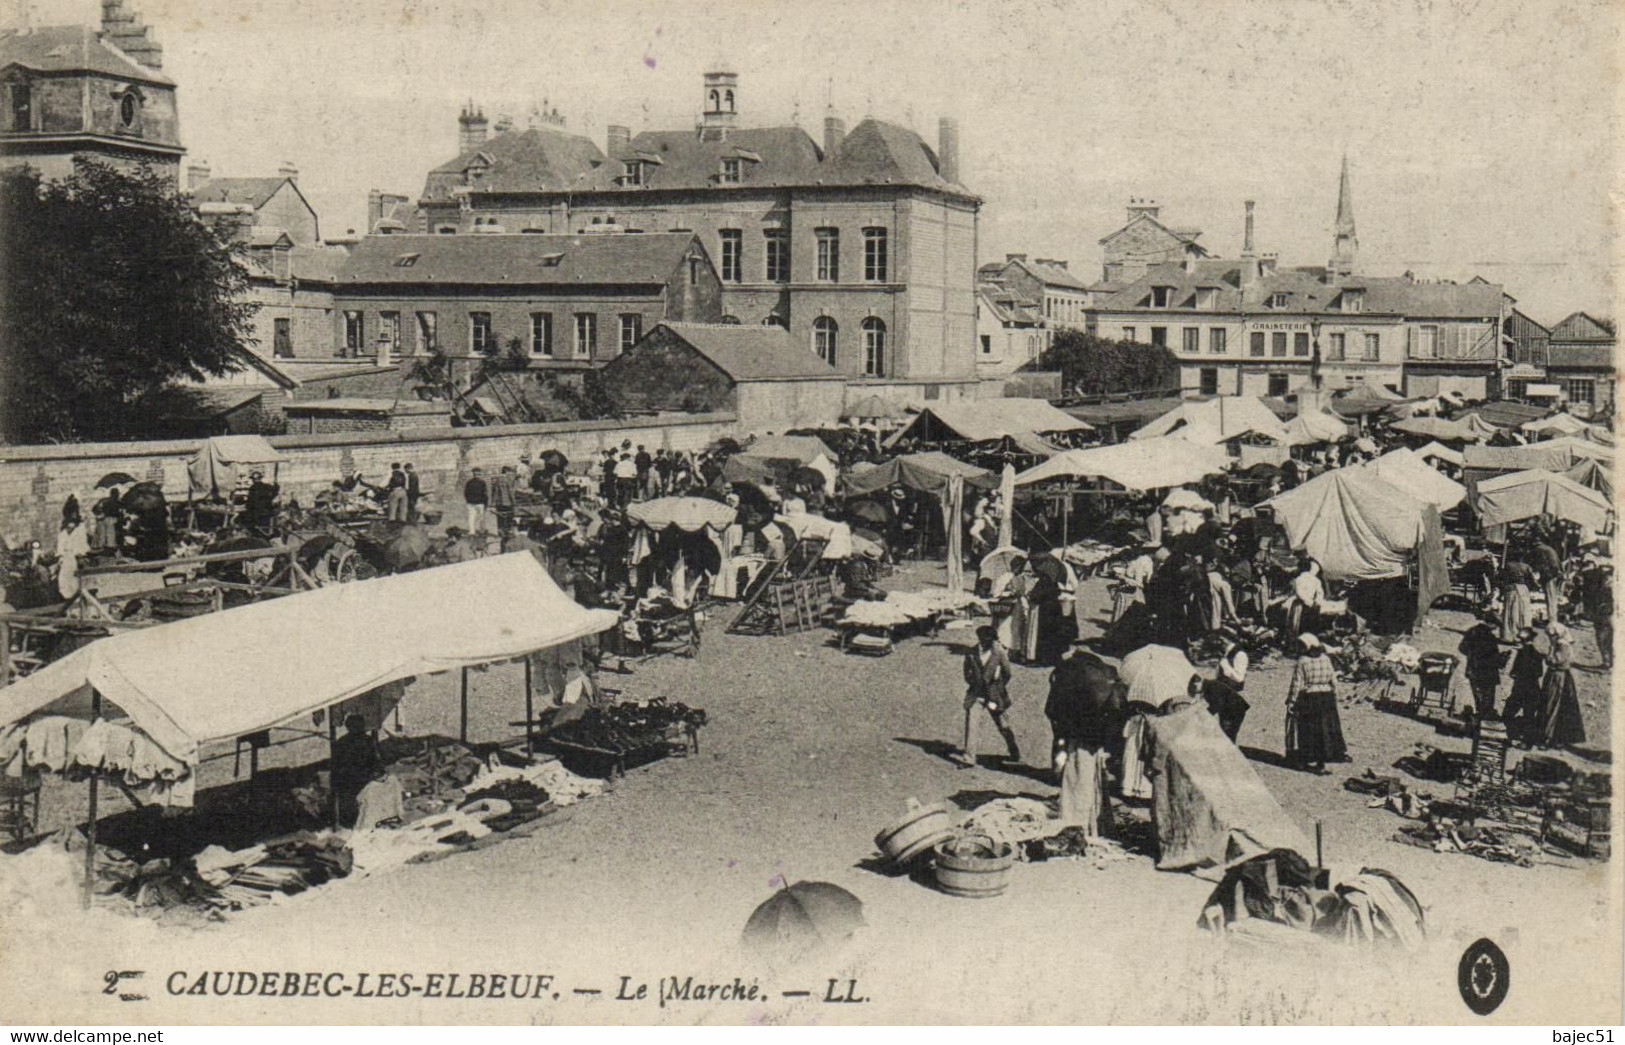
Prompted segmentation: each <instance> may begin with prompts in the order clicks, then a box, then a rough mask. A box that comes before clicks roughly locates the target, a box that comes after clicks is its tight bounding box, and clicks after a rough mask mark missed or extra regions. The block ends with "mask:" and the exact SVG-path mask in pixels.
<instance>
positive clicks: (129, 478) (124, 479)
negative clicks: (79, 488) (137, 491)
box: [96, 472, 140, 490]
mask: <svg viewBox="0 0 1625 1045" xmlns="http://www.w3.org/2000/svg"><path fill="white" fill-rule="evenodd" d="M137 482H140V480H139V479H137V478H136V477H135V476H133V475H131V474H130V473H129V472H108V473H107V474H106V475H104V476H102V477H101V478H100V479H97V480H96V489H98V490H105V489H107V488H108V487H110V486H129V485H131V484H132V483H137Z"/></svg>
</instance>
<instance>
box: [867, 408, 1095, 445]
mask: <svg viewBox="0 0 1625 1045" xmlns="http://www.w3.org/2000/svg"><path fill="white" fill-rule="evenodd" d="M1092 428H1093V426H1092V425H1090V424H1089V423H1088V422H1086V421H1080V420H1078V419H1077V418H1076V417H1073V416H1072V415H1071V414H1069V413H1067V412H1065V411H1064V410H1060V409H1058V408H1056V407H1054V406H1052V405H1051V404H1050V401H1049V400H1047V399H979V400H976V401H974V402H967V403H942V404H940V405H938V406H930V407H927V408H926V409H925V410H924V411H922V412H921V413H920V416H918V417H916V418H915V419H914V420H913V421H911V422H910V423H909V424H908V425H907V426H905V427H903V428H901V429H899V430H898V431H897V432H896V434H894V435H893V436H892V437H891V438H890V439H888V440H887V441H886V445H887V446H894V445H896V444H897V442H898V441H899V440H902V439H904V438H908V437H911V436H912V437H915V438H920V439H929V440H942V439H963V440H965V441H967V442H972V443H985V442H988V441H989V440H993V439H1003V438H1004V437H1006V436H1017V437H1020V436H1032V435H1037V434H1039V433H1042V432H1087V431H1090V430H1091V429H1092Z"/></svg>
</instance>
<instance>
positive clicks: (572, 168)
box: [423, 127, 604, 199]
mask: <svg viewBox="0 0 1625 1045" xmlns="http://www.w3.org/2000/svg"><path fill="white" fill-rule="evenodd" d="M482 157H483V162H485V163H486V173H485V174H484V176H482V177H481V178H480V180H479V181H478V182H477V183H475V184H474V185H473V186H471V190H472V191H476V192H548V191H562V190H567V189H579V188H580V187H581V184H582V178H583V176H585V175H587V174H589V173H591V172H592V171H593V169H594V168H595V167H597V166H598V164H600V163H602V162H603V159H604V154H603V152H602V151H601V150H599V148H598V146H597V145H595V144H594V143H593V141H592V139H590V138H587V137H585V136H584V135H580V134H573V133H571V132H569V131H562V130H559V129H558V128H556V127H534V128H531V129H529V130H523V131H509V132H508V133H506V134H499V135H497V136H495V137H493V138H488V139H486V140H485V141H484V142H481V143H480V145H479V147H478V148H475V149H470V150H468V151H467V152H464V153H460V154H459V155H458V156H456V157H455V158H454V159H451V160H448V161H446V162H445V163H442V164H441V165H440V166H438V167H436V168H434V170H432V171H430V172H429V179H428V183H427V184H426V185H425V186H424V189H423V197H424V198H425V199H449V198H450V196H451V193H450V189H451V187H452V186H454V185H461V184H462V176H463V171H464V170H466V169H468V168H469V167H470V166H472V165H473V164H474V162H475V161H476V160H477V159H481V158H482Z"/></svg>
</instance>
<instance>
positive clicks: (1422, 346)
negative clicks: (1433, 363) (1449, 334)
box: [1412, 325, 1439, 359]
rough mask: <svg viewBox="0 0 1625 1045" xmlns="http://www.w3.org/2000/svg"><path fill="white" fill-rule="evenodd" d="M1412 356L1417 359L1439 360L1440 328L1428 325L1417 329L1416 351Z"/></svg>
mask: <svg viewBox="0 0 1625 1045" xmlns="http://www.w3.org/2000/svg"><path fill="white" fill-rule="evenodd" d="M1412 355H1413V356H1414V357H1415V358H1417V359H1437V358H1439V328H1438V327H1436V326H1431V325H1428V326H1420V327H1417V328H1416V351H1415V352H1414V353H1412Z"/></svg>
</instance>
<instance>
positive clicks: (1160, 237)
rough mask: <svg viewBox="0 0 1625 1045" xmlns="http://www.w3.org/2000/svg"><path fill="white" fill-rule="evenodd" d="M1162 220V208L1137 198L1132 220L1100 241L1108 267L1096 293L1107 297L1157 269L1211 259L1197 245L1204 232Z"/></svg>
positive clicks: (1131, 208)
mask: <svg viewBox="0 0 1625 1045" xmlns="http://www.w3.org/2000/svg"><path fill="white" fill-rule="evenodd" d="M1161 216H1162V206H1161V205H1160V204H1159V203H1157V201H1156V200H1154V199H1149V198H1146V197H1139V196H1137V197H1134V198H1132V199H1130V200H1129V201H1128V219H1127V221H1125V222H1124V224H1123V227H1122V228H1120V229H1118V230H1117V231H1116V232H1113V233H1111V234H1109V235H1106V236H1102V237H1101V239H1100V247H1101V251H1102V253H1103V254H1104V255H1105V265H1104V271H1103V273H1102V276H1101V282H1100V283H1099V284H1097V285H1096V286H1095V287H1094V289H1096V290H1099V291H1101V292H1105V293H1110V292H1112V291H1117V290H1121V289H1123V288H1124V287H1126V286H1128V285H1129V284H1130V283H1133V282H1135V281H1136V280H1138V279H1139V278H1140V277H1142V276H1144V275H1145V274H1146V273H1147V272H1149V271H1150V270H1151V267H1152V266H1153V265H1166V264H1168V263H1170V262H1184V261H1185V260H1186V259H1187V258H1191V259H1200V258H1206V257H1210V256H1211V255H1209V253H1208V251H1207V248H1205V247H1203V246H1202V245H1201V244H1199V243H1197V242H1196V241H1197V240H1198V239H1199V238H1201V235H1202V230H1201V229H1196V228H1182V227H1176V226H1172V225H1165V224H1164V223H1163V222H1162V217H1161Z"/></svg>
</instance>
